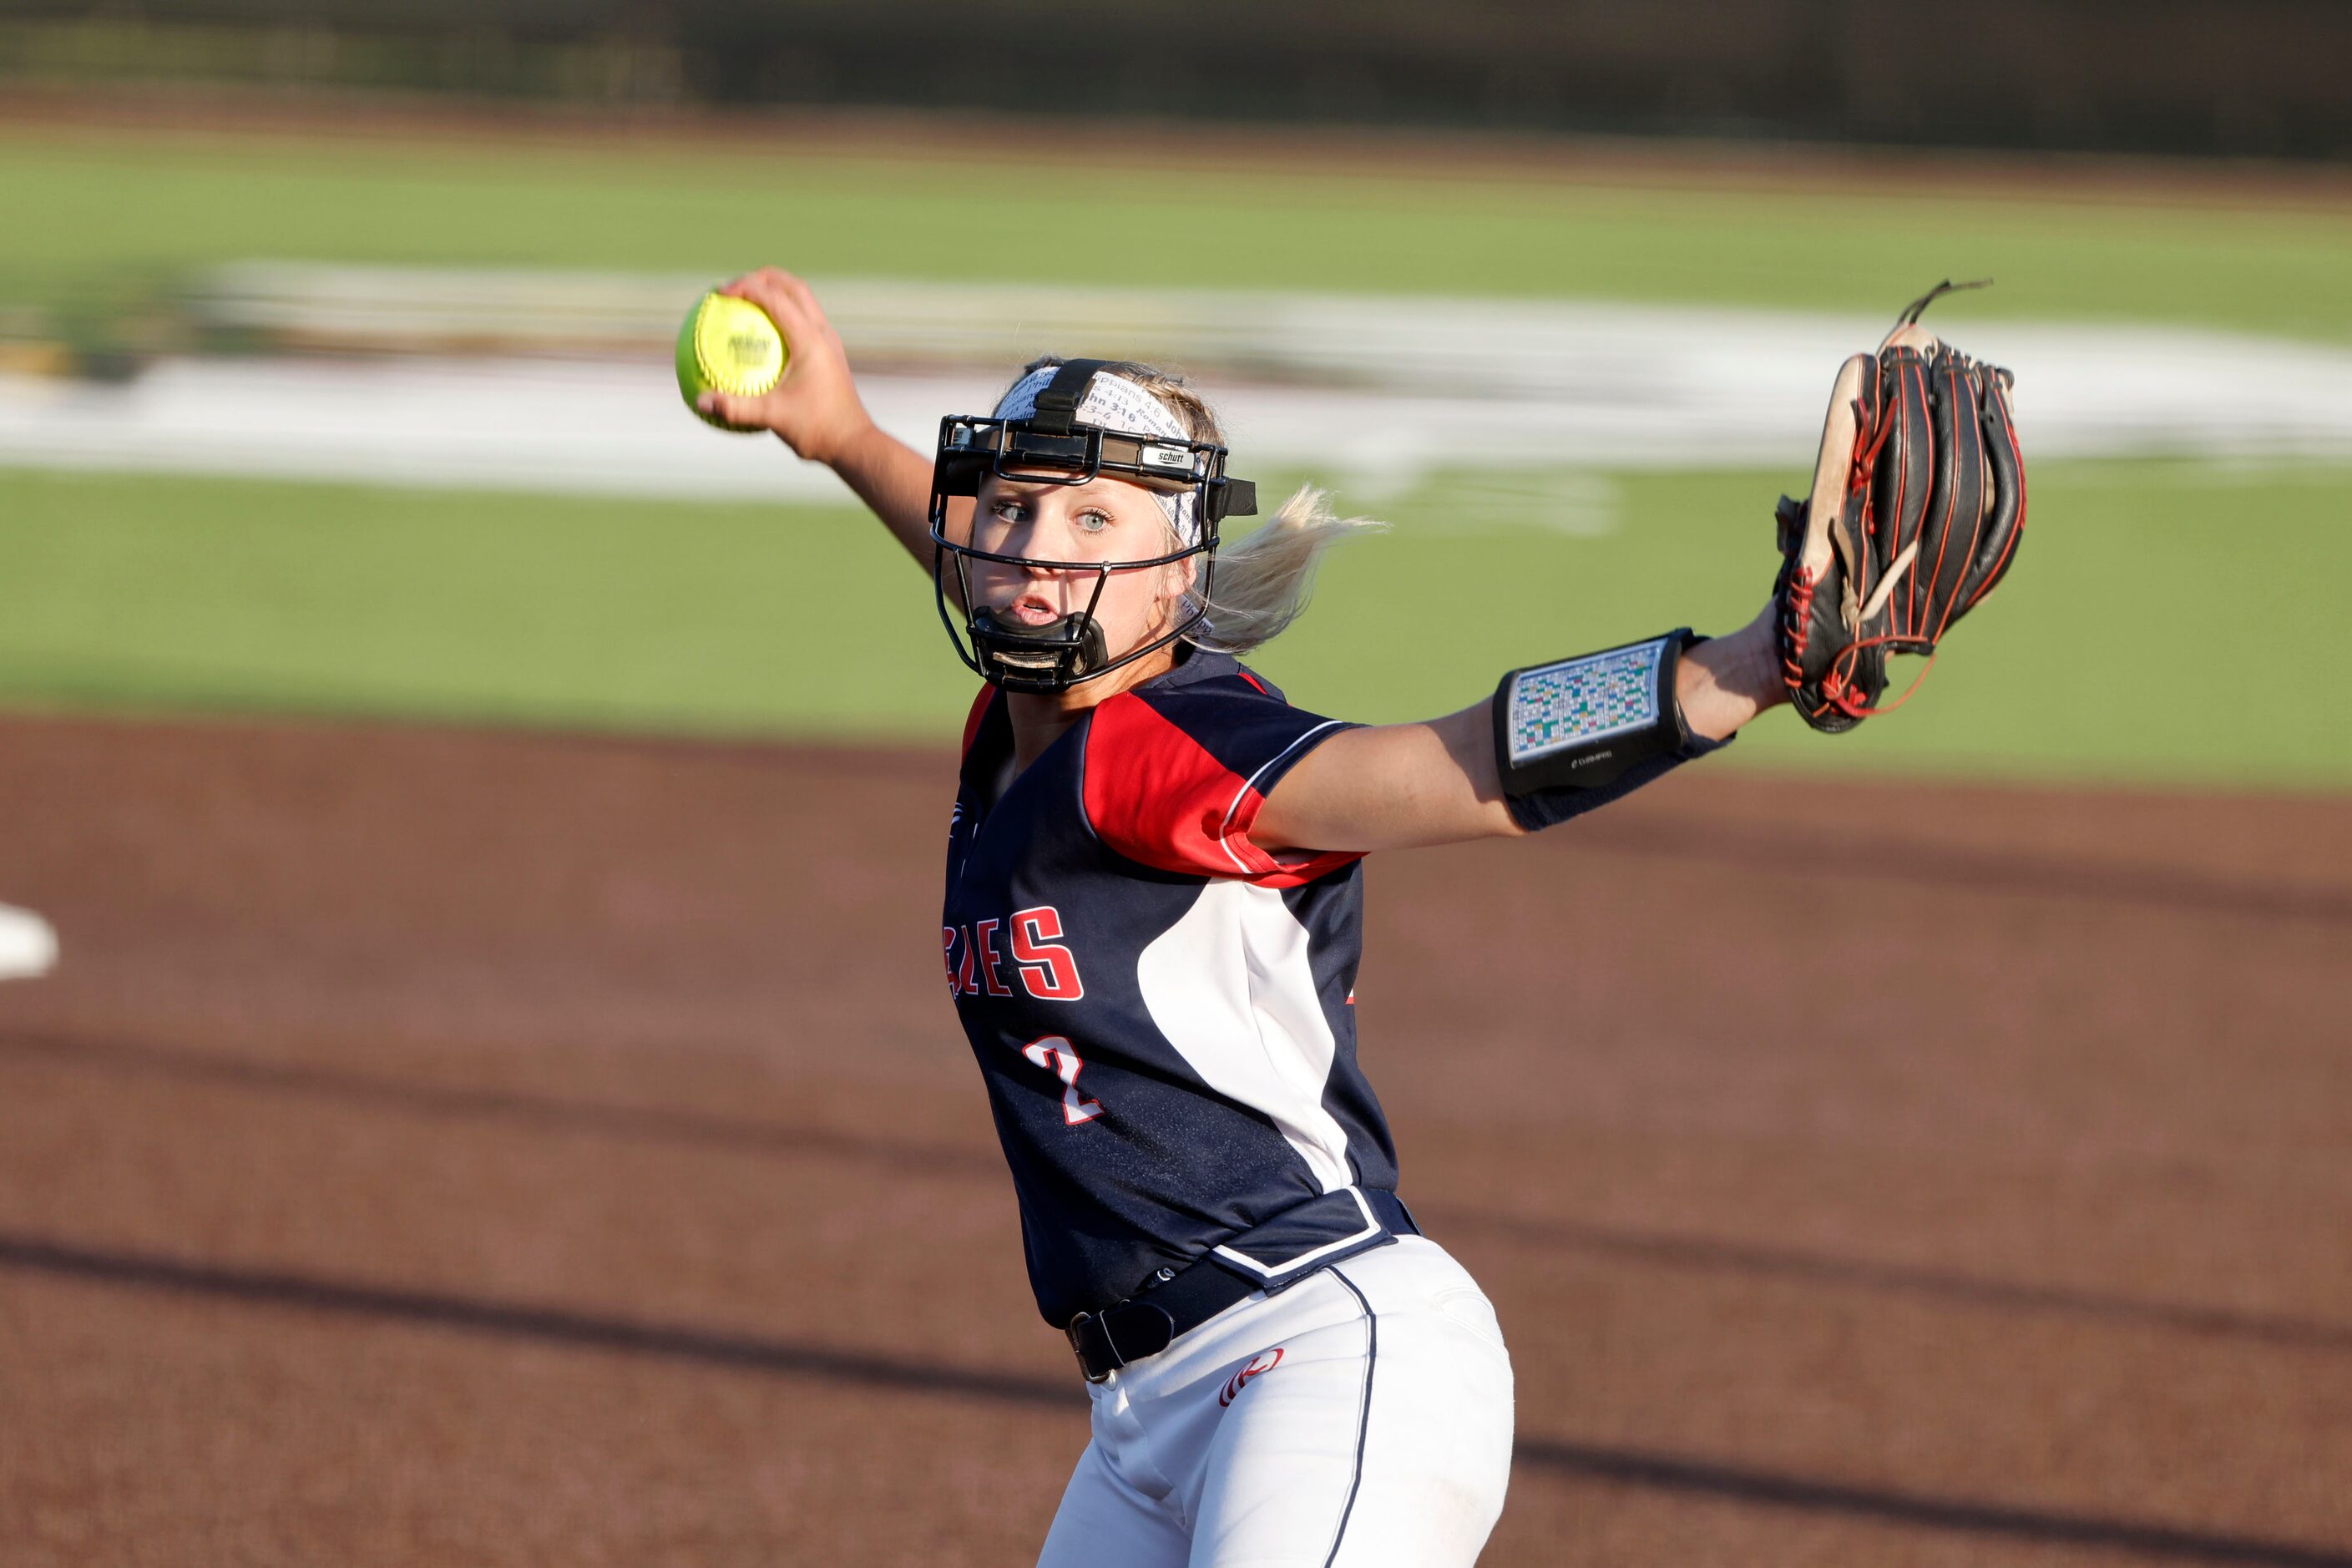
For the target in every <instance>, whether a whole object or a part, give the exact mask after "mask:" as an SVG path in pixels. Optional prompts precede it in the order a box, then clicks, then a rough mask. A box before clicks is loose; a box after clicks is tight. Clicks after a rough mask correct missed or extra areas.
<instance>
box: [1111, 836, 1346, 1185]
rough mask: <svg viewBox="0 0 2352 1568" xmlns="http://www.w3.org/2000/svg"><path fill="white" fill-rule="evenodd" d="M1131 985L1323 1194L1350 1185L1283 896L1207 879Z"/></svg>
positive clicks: (1323, 1045)
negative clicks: (1270, 1125)
mask: <svg viewBox="0 0 2352 1568" xmlns="http://www.w3.org/2000/svg"><path fill="white" fill-rule="evenodd" d="M1135 977H1136V984H1137V985H1138V987H1139V989H1140V990H1141V991H1142V993H1143V1005H1144V1006H1145V1007H1146V1009H1148V1010H1149V1011H1150V1014H1151V1021H1152V1022H1153V1023H1154V1024H1156V1025H1158V1026H1159V1027H1160V1033H1161V1034H1163V1035H1165V1036H1166V1037H1168V1041H1169V1043H1170V1044H1171V1045H1172V1046H1174V1047H1176V1049H1177V1051H1178V1053H1179V1054H1180V1055H1181V1056H1182V1057H1183V1058H1184V1060H1185V1061H1186V1062H1187V1063H1188V1064H1189V1065H1190V1066H1191V1067H1192V1070H1193V1071H1194V1072H1196V1073H1198V1074H1200V1076H1201V1079H1202V1082H1204V1083H1206V1084H1207V1085H1208V1086H1209V1087H1210V1088H1211V1089H1214V1090H1215V1091H1216V1092H1217V1093H1219V1094H1222V1095H1224V1096H1226V1097H1227V1098H1228V1099H1231V1100H1238V1101H1239V1102H1241V1103H1242V1104H1244V1105H1246V1106H1248V1107H1249V1108H1250V1109H1251V1110H1256V1111H1259V1112H1262V1113H1263V1114H1264V1115H1265V1116H1266V1117H1267V1118H1268V1119H1269V1120H1271V1121H1273V1122H1274V1125H1275V1127H1276V1129H1277V1130H1278V1131H1280V1132H1281V1133H1282V1135H1283V1137H1284V1139H1286V1141H1287V1142H1289V1144H1290V1146H1291V1147H1292V1148H1294V1149H1296V1150H1297V1151H1298V1157H1299V1158H1300V1159H1302V1160H1304V1161H1306V1162H1307V1169H1308V1170H1309V1171H1310V1172H1312V1173H1314V1176H1315V1180H1316V1181H1317V1183H1318V1184H1320V1185H1321V1187H1322V1189H1323V1190H1324V1191H1325V1192H1327V1193H1328V1192H1334V1191H1336V1190H1338V1189H1339V1188H1341V1187H1345V1186H1349V1185H1352V1184H1354V1182H1355V1179H1356V1178H1355V1175H1354V1173H1353V1172H1352V1171H1351V1170H1350V1169H1349V1163H1348V1135H1347V1133H1346V1131H1344V1130H1342V1129H1341V1127H1340V1126H1339V1121H1337V1120H1336V1119H1335V1118H1334V1117H1333V1116H1332V1115H1331V1113H1330V1112H1329V1111H1328V1110H1325V1109H1324V1108H1323V1091H1324V1089H1325V1088H1326V1087H1327V1086H1328V1084H1329V1082H1330V1079H1331V1061H1332V1058H1333V1057H1334V1056H1335V1055H1336V1054H1337V1053H1338V1050H1339V1043H1338V1041H1337V1040H1335V1039H1334V1038H1333V1037H1332V1034H1331V1024H1330V1020H1329V1019H1328V1018H1327V1017H1325V1016H1324V1014H1323V1003H1322V998H1321V997H1320V996H1319V995H1318V994H1317V993H1316V990H1315V973H1314V970H1313V967H1312V965H1311V964H1310V963H1309V962H1308V957H1307V928H1306V927H1305V926H1303V925H1301V924H1299V922H1298V918H1297V916H1296V915H1293V914H1292V913H1291V912H1290V906H1289V905H1288V904H1287V903H1286V902H1284V900H1283V897H1282V894H1281V893H1280V892H1279V891H1278V890H1276V889H1272V888H1260V887H1253V886H1252V885H1250V884H1249V883H1247V882H1238V881H1213V882H1210V883H1209V884H1207V885H1206V886H1205V887H1203V888H1202V889H1201V897H1200V899H1199V900H1198V901H1197V902H1195V903H1194V904H1193V906H1192V909H1191V910H1189V911H1187V912H1186V914H1185V915H1184V918H1183V919H1181V920H1180V921H1177V922H1176V923H1175V924H1174V925H1173V926H1171V927H1170V928H1169V929H1168V930H1167V931H1165V932H1163V933H1161V934H1160V936H1159V937H1158V938H1156V939H1155V940H1154V941H1153V942H1151V943H1150V945H1149V946H1147V947H1146V948H1145V949H1144V950H1143V954H1142V956H1141V958H1140V959H1139V960H1138V962H1137V963H1136V975H1135Z"/></svg>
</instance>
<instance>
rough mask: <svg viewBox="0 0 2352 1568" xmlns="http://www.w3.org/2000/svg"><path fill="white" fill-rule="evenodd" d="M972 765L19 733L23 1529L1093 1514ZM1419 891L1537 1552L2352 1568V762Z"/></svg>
mask: <svg viewBox="0 0 2352 1568" xmlns="http://www.w3.org/2000/svg"><path fill="white" fill-rule="evenodd" d="M949 773H950V767H949V763H948V762H947V760H946V759H945V758H944V757H943V756H940V755H938V754H933V753H929V752H911V753H908V752H898V753H889V752H814V751H797V750H790V749H784V748H781V747H780V748H773V749H767V748H758V747H716V746H690V745H671V746H663V745H654V744H639V743H634V742H614V741H602V740H588V739H577V738H564V737H545V736H519V735H508V734H496V733H478V732H465V731H431V730H397V729H360V728H333V727H323V726H322V727H315V728H314V727H301V726H270V727H248V726H236V725H227V724H220V725H161V724H157V725H134V724H129V723H115V722H101V721H68V720H47V719H44V720H34V719H12V720H6V721H0V898H5V899H6V900H8V901H11V902H16V903H20V904H26V905H29V906H31V907H34V908H36V909H39V910H43V911H44V912H46V913H47V915H48V916H49V917H50V918H51V919H52V920H53V921H55V923H56V924H57V926H58V930H59V932H60V934H61V937H62V940H63V946H64V953H65V958H64V963H63V965H62V966H61V968H60V970H59V971H58V973H57V974H56V975H54V976H52V977H50V978H48V979H46V980H41V981H36V982H27V983H19V984H10V985H7V986H5V987H0V1542H5V1549H0V1557H5V1561H6V1562H7V1563H10V1564H11V1565H12V1568H13V1565H20V1564H21V1565H25V1568H47V1565H49V1564H60V1565H62V1564H74V1565H77V1568H86V1565H91V1564H113V1563H158V1564H163V1563H170V1564H180V1563H192V1562H236V1563H248V1564H267V1563H335V1564H339V1565H341V1564H353V1565H357V1564H371V1563H418V1562H432V1563H531V1564H540V1563H629V1564H648V1563H695V1564H726V1563H844V1564H853V1563H923V1564H946V1563H1020V1562H1026V1561H1028V1560H1029V1554H1030V1553H1032V1552H1034V1547H1035V1543H1036V1542H1037V1541H1038V1540H1039V1539H1040V1537H1041V1535H1042V1532H1043V1530H1044V1526H1045V1521H1046V1519H1047V1517H1048V1515H1049V1514H1050V1512H1051V1510H1052V1508H1053V1505H1054V1501H1055V1497H1056V1496H1057V1494H1058V1491H1059V1489H1060V1486H1061V1481H1062V1479H1063V1477H1064V1475H1065V1474H1066V1469H1067V1467H1068V1464H1069V1462H1070V1460H1071V1459H1072V1458H1074V1457H1075V1455H1076V1451H1077V1449H1078V1447H1079V1446H1080V1445H1081V1444H1082V1443H1083V1441H1084V1417H1083V1412H1084V1408H1085V1405H1084V1400H1083V1397H1082V1395H1081V1394H1080V1392H1079V1390H1078V1387H1077V1384H1076V1379H1075V1376H1074V1374H1073V1373H1072V1371H1071V1368H1070V1366H1069V1364H1068V1361H1067V1356H1066V1352H1064V1350H1063V1349H1062V1347H1061V1345H1060V1343H1059V1341H1058V1340H1057V1339H1056V1337H1055V1336H1054V1335H1053V1334H1052V1333H1051V1332H1050V1331H1047V1330H1046V1329H1045V1328H1044V1327H1043V1326H1042V1325H1041V1324H1039V1323H1038V1322H1037V1321H1036V1320H1035V1317H1034V1313H1033V1311H1032V1310H1031V1308H1030V1305H1029V1302H1028V1300H1027V1292H1026V1289H1025V1287H1024V1284H1023V1281H1022V1279H1021V1276H1020V1268H1019V1262H1018V1246H1017V1240H1016V1236H1015V1231H1014V1221H1013V1209H1012V1204H1011V1201H1010V1194H1009V1189H1008V1187H1007V1184H1006V1183H1005V1181H1004V1179H1003V1174H1002V1171H1001V1168H1000V1166H999V1165H998V1163H997V1160H996V1156H995V1154H994V1152H993V1149H992V1142H991V1138H990V1133H989V1130H988V1125H987V1118H986V1115H985V1112H984V1110H983V1107H982V1100H981V1096H980V1093H979V1089H978V1086H977V1084H976V1083H975V1082H974V1081H973V1074H972V1070H971V1067H970V1065H969V1058H968V1057H967V1055H966V1053H965V1047H964V1046H963V1044H962V1042H961V1037H959V1035H958V1034H957V1032H956V1030H955V1028H954V1025H953V1023H952V1020H951V1017H950V1013H949V1009H948V1006H947V1003H946V1000H945V998H944V997H943V996H942V995H941V994H940V984H939V978H938V975H937V974H936V973H935V969H936V963H937V959H936V952H935V949H934V948H933V947H932V945H931V922H930V912H931V908H932V903H933V900H935V898H936V896H937V891H938V889H937V881H936V879H937V876H938V868H937V865H936V864H935V861H936V858H937V854H938V850H939V842H938V840H939V838H940V834H941V832H943V831H944V827H945V819H946V809H945V806H946V792H947V789H948V784H949ZM1895 812H1899V813H1900V814H1901V815H1900V816H1894V815H1893V814H1894V813H1895ZM1881 822H1885V823H1886V824H1887V825H1886V826H1875V825H1876V824H1878V823H1881ZM1831 836H1836V837H1840V838H1841V839H1842V840H1843V842H1844V844H1845V845H1846V848H1845V850H1844V851H1843V853H1842V854H1841V855H1840V856H1839V864H1838V865H1836V866H1835V867H1827V866H1825V865H1824V864H1823V861H1824V860H1825V859H1826V857H1824V856H1822V855H1820V854H1816V853H1810V852H1804V851H1801V849H1800V848H1799V847H1798V846H1799V845H1800V844H1801V843H1803V842H1809V841H1819V840H1822V839H1823V838H1826V837H1831ZM1370 889H1371V926H1370V935H1369V942H1368V958H1367V963H1366V966H1365V970H1364V974H1363V980H1362V984H1361V986H1360V995H1361V997H1362V1006H1363V1030H1364V1050H1365V1054H1366V1058H1367V1059H1368V1061H1369V1063H1370V1068H1371V1070H1372V1074H1373V1077H1374V1079H1375V1081H1376V1082H1377V1083H1378V1084H1379V1085H1380V1086H1381V1089H1382V1091H1383V1093H1384V1094H1385V1096H1386V1098H1387V1100H1388V1102H1389V1104H1390V1106H1391V1110H1392V1112H1393V1115H1394V1119H1395V1121H1396V1123H1397V1127H1398V1132H1399V1136H1400V1139H1401V1142H1402V1147H1403V1150H1404V1154H1405V1172H1406V1179H1405V1191H1406V1194H1407V1196H1408V1198H1410V1199H1412V1200H1413V1201H1414V1202H1415V1204H1416V1205H1417V1206H1418V1207H1419V1208H1420V1209H1421V1211H1422V1213H1423V1218H1424V1219H1425V1220H1426V1221H1427V1222H1428V1224H1429V1226H1430V1228H1431V1229H1432V1231H1433V1233H1434V1234H1436V1235H1437V1236H1438V1237H1439V1238H1440V1239H1441V1240H1443V1241H1444V1242H1445V1243H1446V1244H1447V1245H1449V1246H1450V1247H1453V1248H1454V1250H1455V1251H1456V1252H1457V1253H1458V1254H1460V1255H1461V1256H1462V1257H1463V1258H1464V1259H1465V1261H1466V1262H1467V1263H1468V1264H1469V1265H1470V1266H1471V1268H1473V1269H1474V1271H1475V1272H1476V1273H1477V1274H1478V1275H1479V1277H1480V1278H1481V1279H1483V1280H1484V1281H1485V1282H1486V1285H1487V1287H1488V1289H1489V1290H1490V1292H1491V1293H1492V1294H1493V1295H1494V1297H1495V1298H1496V1302H1497V1304H1498V1307H1499V1309H1500V1310H1501V1315H1502V1319H1503V1322H1504V1326H1505V1328H1506V1330H1507V1332H1508V1333H1509V1335H1510V1337H1511V1341H1512V1345H1513V1350H1514V1353H1515V1356H1516V1359H1517V1367H1518V1371H1519V1377H1520V1408H1519V1433H1520V1451H1519V1452H1520V1458H1519V1467H1518V1470H1517V1477H1516V1479H1515V1482H1514V1488H1513V1494H1512V1499H1511V1504H1510V1507H1509V1509H1508V1510H1507V1513H1506V1515H1505V1518H1504V1521H1503V1524H1502V1527H1501V1529H1500V1531H1498V1533H1497V1535H1496V1541H1495V1544H1494V1547H1493V1549H1492V1550H1491V1551H1490V1552H1489V1553H1488V1558H1487V1560H1488V1561H1489V1562H1490V1563H1673V1564H1677V1565H1681V1564H1692V1563H1740V1564H1778V1563H1952V1564H1960V1563H1969V1564H1977V1563H1994V1564H2004V1565H2006V1564H2016V1563H2126V1562H2197V1563H2257V1562H2264V1563H2304V1564H2321V1563H2326V1564H2339V1565H2341V1564H2352V1483H2347V1477H2352V1246H2347V1242H2346V1237H2347V1236H2352V1066H2348V1065H2347V1046H2346V1039H2347V1029H2346V1027H2345V1025H2344V1023H2343V1019H2344V1018H2345V1016H2347V1011H2352V964H2347V963H2346V955H2347V952H2352V800H2343V799H2294V798H2284V799H2277V798H2273V799H2265V800H2262V801H2260V802H2253V801H2244V800H2231V799H2227V798H2221V797H2199V796H2187V795H2183V796H2150V795H2138V796H2135V795H2095V794H2088V793H2067V794H2038V795H2037V794H2031V793H2024V792H2003V791H1994V790H1962V789H1928V788H1910V789H1905V790H1902V791H1900V792H1897V791H1896V790H1895V789H1893V788H1891V787H1889V786H1884V785H1880V786H1864V785H1860V784H1824V783H1822V782H1818V781H1796V780H1776V779H1769V778H1759V777H1753V776H1748V775H1742V774H1738V773H1726V772H1720V771H1717V772H1714V773H1709V772H1708V771H1707V770H1704V769H1700V770H1693V771H1692V773H1690V774H1688V775H1686V776H1684V777H1682V778H1678V779H1676V780H1674V781H1672V782H1670V783H1669V784H1665V785H1664V786H1661V787H1660V788H1658V789H1656V790H1654V791H1652V792H1649V794H1647V795H1644V796H1642V797H1639V798H1637V799H1635V800H1633V801H1632V802H1629V803H1628V804H1626V805H1623V806H1622V807H1619V808H1617V809H1615V810H1614V811H1613V812H1612V813H1611V814H1609V815H1607V816H1603V817H1601V818H1598V819H1595V820H1593V821H1591V822H1590V823H1587V824H1584V825H1581V826H1579V827H1575V828H1570V829H1567V830H1564V831H1562V832H1560V833H1558V834H1555V835H1551V836H1549V837H1547V838H1545V839H1543V840H1540V841H1538V842H1537V843H1535V844H1533V845H1528V846H1517V845H1514V846H1502V845H1496V846H1484V847H1473V848H1464V849H1456V850H1448V851H1443V852H1430V853H1423V854H1414V855H1402V856H1397V857H1393V858H1389V859H1387V860H1385V861H1383V862H1380V863H1376V864H1375V866H1374V867H1373V868H1372V869H1371V871H1370ZM1801 1015H1809V1016H1810V1017H1811V1022H1810V1023H1808V1024H1806V1025H1805V1026H1801V1027H1800V1026H1798V1023H1797V1020H1798V1018H1799V1017H1800V1016H1801Z"/></svg>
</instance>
